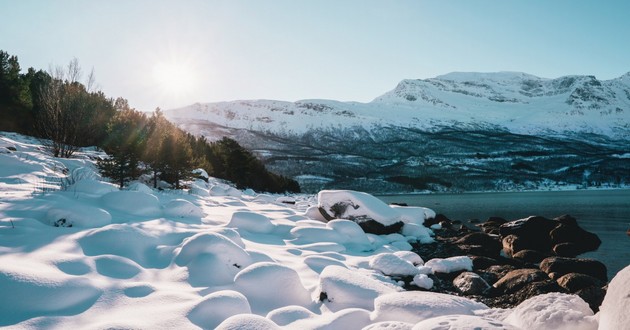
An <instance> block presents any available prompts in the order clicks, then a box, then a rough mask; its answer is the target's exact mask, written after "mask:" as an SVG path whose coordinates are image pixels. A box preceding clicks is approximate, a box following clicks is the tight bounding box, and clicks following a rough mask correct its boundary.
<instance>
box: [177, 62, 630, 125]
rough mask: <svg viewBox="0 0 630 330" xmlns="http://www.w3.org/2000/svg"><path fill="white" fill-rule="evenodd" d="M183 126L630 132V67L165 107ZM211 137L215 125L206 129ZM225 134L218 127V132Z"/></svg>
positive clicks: (478, 76)
mask: <svg viewBox="0 0 630 330" xmlns="http://www.w3.org/2000/svg"><path fill="white" fill-rule="evenodd" d="M166 115H167V117H168V118H169V119H172V120H174V121H175V122H178V123H182V124H189V125H194V122H193V120H194V121H195V122H199V123H200V124H203V121H207V122H209V123H214V124H217V125H221V126H226V127H231V128H240V129H253V130H258V131H269V132H274V133H281V134H291V133H296V134H303V133H305V132H307V131H308V130H311V129H326V128H348V127H355V126H360V127H363V128H365V129H368V130H369V129H370V128H371V127H373V126H374V125H378V126H401V127H414V128H422V129H433V128H434V127H435V126H453V125H455V126H459V127H461V126H463V127H466V126H468V125H472V126H474V127H477V126H482V127H500V128H503V129H506V130H508V131H510V132H512V133H519V134H538V133H548V132H555V133H576V132H589V133H597V134H603V135H607V136H612V137H629V136H630V73H628V74H626V75H624V76H622V77H620V78H617V79H613V80H607V81H599V80H597V79H596V78H595V77H593V76H567V77H561V78H557V79H543V78H538V77H535V76H532V75H528V74H524V73H511V72H501V73H450V74H447V75H443V76H439V77H436V78H433V79H426V80H403V81H402V82H400V83H399V84H398V86H396V88H395V89H394V90H392V91H390V92H387V93H385V94H384V95H382V96H379V97H377V98H376V99H375V100H374V101H372V102H370V103H356V102H338V101H331V100H303V101H298V102H295V103H291V102H282V101H269V100H258V101H234V102H222V103H210V104H195V105H192V106H189V107H185V108H181V109H174V110H170V111H167V112H166ZM200 133H203V134H204V135H209V136H212V135H213V132H211V131H201V132H200ZM217 133H219V132H217Z"/></svg>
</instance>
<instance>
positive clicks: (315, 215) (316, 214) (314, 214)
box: [304, 206, 326, 222]
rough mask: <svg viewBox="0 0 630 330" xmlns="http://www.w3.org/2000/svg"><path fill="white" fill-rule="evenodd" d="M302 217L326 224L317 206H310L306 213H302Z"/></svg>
mask: <svg viewBox="0 0 630 330" xmlns="http://www.w3.org/2000/svg"><path fill="white" fill-rule="evenodd" d="M304 216H305V217H307V218H309V219H313V220H317V221H321V222H326V218H324V216H323V215H322V213H321V212H320V211H319V207H317V206H310V207H309V208H307V209H306V211H304Z"/></svg>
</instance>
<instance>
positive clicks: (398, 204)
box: [389, 202, 409, 206]
mask: <svg viewBox="0 0 630 330" xmlns="http://www.w3.org/2000/svg"><path fill="white" fill-rule="evenodd" d="M389 205H396V206H409V205H408V204H407V203H396V202H392V203H389Z"/></svg>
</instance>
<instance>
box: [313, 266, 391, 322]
mask: <svg viewBox="0 0 630 330" xmlns="http://www.w3.org/2000/svg"><path fill="white" fill-rule="evenodd" d="M318 290H319V292H321V296H320V298H323V296H324V295H325V299H323V300H324V302H325V303H326V302H328V303H327V306H328V307H329V308H330V309H331V310H335V311H339V310H341V309H344V308H348V307H357V308H364V309H368V310H372V309H373V308H374V299H376V298H377V297H379V296H381V295H383V294H387V293H392V292H396V291H398V290H399V288H398V287H396V286H394V285H391V284H386V283H385V282H381V281H378V280H375V279H373V278H370V277H368V276H365V275H363V274H361V273H359V272H357V271H354V270H350V269H347V268H344V267H339V266H328V267H326V268H324V270H323V271H322V273H321V275H320V277H319V288H318Z"/></svg>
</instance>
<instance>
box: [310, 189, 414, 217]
mask: <svg viewBox="0 0 630 330" xmlns="http://www.w3.org/2000/svg"><path fill="white" fill-rule="evenodd" d="M317 201H318V204H317V206H318V207H320V208H321V209H323V210H324V211H325V212H326V213H328V215H330V216H331V217H334V218H337V219H350V220H358V221H361V220H369V219H372V220H375V221H377V222H379V223H381V224H382V225H384V226H390V225H393V224H395V223H397V222H399V221H402V219H401V218H402V217H401V215H400V213H399V212H397V211H396V210H394V209H392V208H391V207H389V206H388V205H387V204H385V203H384V202H383V201H381V200H380V199H378V198H376V197H374V196H372V195H370V194H368V193H364V192H358V191H352V190H322V191H320V192H319V193H318V194H317Z"/></svg>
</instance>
